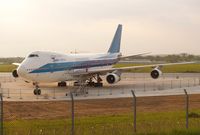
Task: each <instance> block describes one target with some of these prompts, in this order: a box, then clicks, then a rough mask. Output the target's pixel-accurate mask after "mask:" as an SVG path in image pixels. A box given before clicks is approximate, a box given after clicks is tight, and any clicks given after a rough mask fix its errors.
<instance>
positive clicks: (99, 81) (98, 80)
mask: <svg viewBox="0 0 200 135" xmlns="http://www.w3.org/2000/svg"><path fill="white" fill-rule="evenodd" d="M93 78H94V79H95V80H96V82H94V81H93V80H92V79H93ZM93 78H90V80H89V81H88V83H87V85H88V86H93V87H103V83H102V81H103V80H102V79H101V77H100V75H99V74H97V76H96V77H95V76H93Z"/></svg>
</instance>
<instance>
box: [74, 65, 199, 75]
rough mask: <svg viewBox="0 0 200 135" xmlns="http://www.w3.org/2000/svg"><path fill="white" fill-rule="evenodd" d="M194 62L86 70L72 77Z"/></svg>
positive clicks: (75, 73)
mask: <svg viewBox="0 0 200 135" xmlns="http://www.w3.org/2000/svg"><path fill="white" fill-rule="evenodd" d="M194 63H196V62H180V63H165V64H152V65H141V66H130V67H120V68H105V69H98V70H91V71H90V70H89V69H86V70H84V72H76V71H75V72H74V73H73V75H92V74H105V73H108V72H113V71H121V72H123V71H127V70H130V69H141V68H146V67H151V68H156V67H157V68H162V67H163V66H170V65H184V64H194Z"/></svg>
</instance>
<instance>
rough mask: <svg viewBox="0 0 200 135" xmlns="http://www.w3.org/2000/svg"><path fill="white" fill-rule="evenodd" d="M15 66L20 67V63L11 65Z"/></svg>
mask: <svg viewBox="0 0 200 135" xmlns="http://www.w3.org/2000/svg"><path fill="white" fill-rule="evenodd" d="M12 64H13V65H15V66H20V64H21V63H12Z"/></svg>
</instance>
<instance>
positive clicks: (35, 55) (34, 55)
mask: <svg viewBox="0 0 200 135" xmlns="http://www.w3.org/2000/svg"><path fill="white" fill-rule="evenodd" d="M28 57H29V58H32V57H39V56H38V55H37V54H30V55H29V56H28Z"/></svg>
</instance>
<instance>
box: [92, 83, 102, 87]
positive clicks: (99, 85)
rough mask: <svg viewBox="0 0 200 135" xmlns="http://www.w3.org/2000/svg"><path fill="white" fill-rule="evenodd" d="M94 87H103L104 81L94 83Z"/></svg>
mask: <svg viewBox="0 0 200 135" xmlns="http://www.w3.org/2000/svg"><path fill="white" fill-rule="evenodd" d="M94 87H103V83H94Z"/></svg>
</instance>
